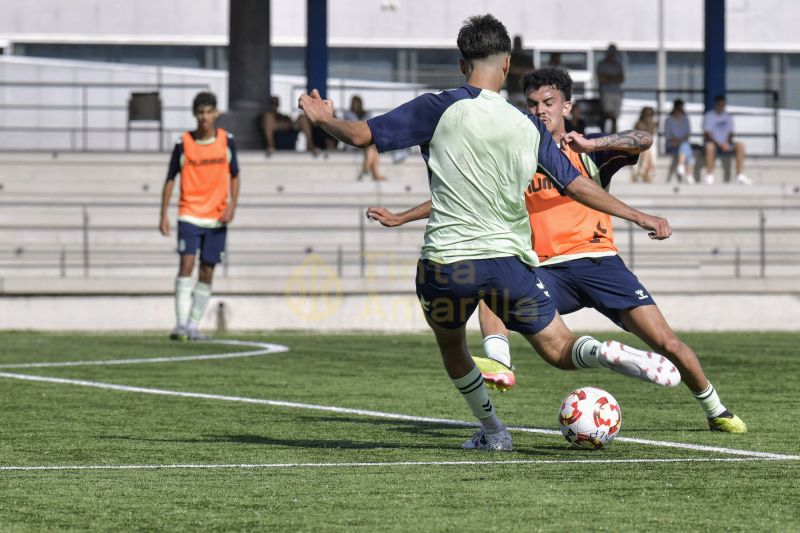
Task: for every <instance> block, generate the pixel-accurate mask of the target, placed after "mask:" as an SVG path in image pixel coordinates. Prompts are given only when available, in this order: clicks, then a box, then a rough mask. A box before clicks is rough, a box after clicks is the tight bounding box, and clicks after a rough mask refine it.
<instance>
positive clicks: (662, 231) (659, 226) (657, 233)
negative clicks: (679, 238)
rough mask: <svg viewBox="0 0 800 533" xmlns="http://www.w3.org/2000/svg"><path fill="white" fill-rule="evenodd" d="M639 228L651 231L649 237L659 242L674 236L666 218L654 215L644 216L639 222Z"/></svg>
mask: <svg viewBox="0 0 800 533" xmlns="http://www.w3.org/2000/svg"><path fill="white" fill-rule="evenodd" d="M637 224H638V225H639V227H641V228H644V229H646V230H649V231H650V233H648V235H649V236H650V238H651V239H655V240H658V241H661V240H664V239H668V238H669V236H670V235H672V228H670V227H669V222H667V219H666V218H661V217H657V216H653V215H644V217H643V218H642V220H640V221H639V222H637Z"/></svg>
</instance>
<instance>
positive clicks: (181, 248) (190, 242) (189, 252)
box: [169, 221, 200, 341]
mask: <svg viewBox="0 0 800 533" xmlns="http://www.w3.org/2000/svg"><path fill="white" fill-rule="evenodd" d="M199 247H200V232H199V228H197V226H195V225H193V224H189V223H188V222H183V221H178V254H179V255H178V257H179V258H180V259H179V263H178V276H177V277H176V278H175V329H173V330H172V332H171V333H170V335H169V336H170V338H171V339H172V340H184V341H185V340H187V339H188V332H187V325H188V323H189V314H190V312H191V308H192V287H193V285H194V281H193V279H192V273H193V272H194V263H195V256H196V254H197V249H198V248H199Z"/></svg>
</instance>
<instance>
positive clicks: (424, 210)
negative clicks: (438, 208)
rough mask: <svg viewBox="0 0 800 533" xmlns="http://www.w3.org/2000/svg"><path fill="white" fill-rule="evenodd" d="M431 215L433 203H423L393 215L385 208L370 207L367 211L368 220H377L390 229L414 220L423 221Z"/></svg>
mask: <svg viewBox="0 0 800 533" xmlns="http://www.w3.org/2000/svg"><path fill="white" fill-rule="evenodd" d="M430 215H431V201H430V200H428V201H427V202H423V203H421V204H419V205H418V206H415V207H412V208H411V209H409V210H407V211H403V212H402V213H392V212H391V211H389V210H388V209H386V208H385V207H370V208H368V209H367V218H368V219H370V220H377V221H378V222H380V223H381V224H383V225H384V226H386V227H388V228H393V227H395V226H402V225H403V224H405V223H407V222H411V221H412V220H421V219H423V218H428V217H429V216H430Z"/></svg>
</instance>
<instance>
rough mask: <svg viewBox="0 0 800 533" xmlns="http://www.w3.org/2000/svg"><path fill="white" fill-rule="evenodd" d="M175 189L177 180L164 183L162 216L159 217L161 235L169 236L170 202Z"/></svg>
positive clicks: (168, 180)
mask: <svg viewBox="0 0 800 533" xmlns="http://www.w3.org/2000/svg"><path fill="white" fill-rule="evenodd" d="M173 188H175V180H174V179H167V180H165V181H164V188H163V189H161V215H160V216H159V222H158V230H159V231H160V232H161V235H164V236H167V235H169V200H170V198H172V189H173Z"/></svg>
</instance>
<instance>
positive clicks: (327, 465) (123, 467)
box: [0, 457, 778, 472]
mask: <svg viewBox="0 0 800 533" xmlns="http://www.w3.org/2000/svg"><path fill="white" fill-rule="evenodd" d="M777 460H778V459H765V458H761V457H706V458H701V457H696V458H689V457H684V458H679V459H510V460H508V461H502V460H500V461H392V462H384V463H381V462H377V463H256V464H205V465H204V464H163V465H52V466H0V472H8V471H40V470H161V469H164V470H167V469H183V468H185V469H198V470H206V469H207V470H214V469H221V468H241V469H262V468H273V469H277V468H361V467H394V466H494V465H556V464H573V463H575V464H614V463H617V464H639V463H742V462H747V461H751V462H752V461H777Z"/></svg>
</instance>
